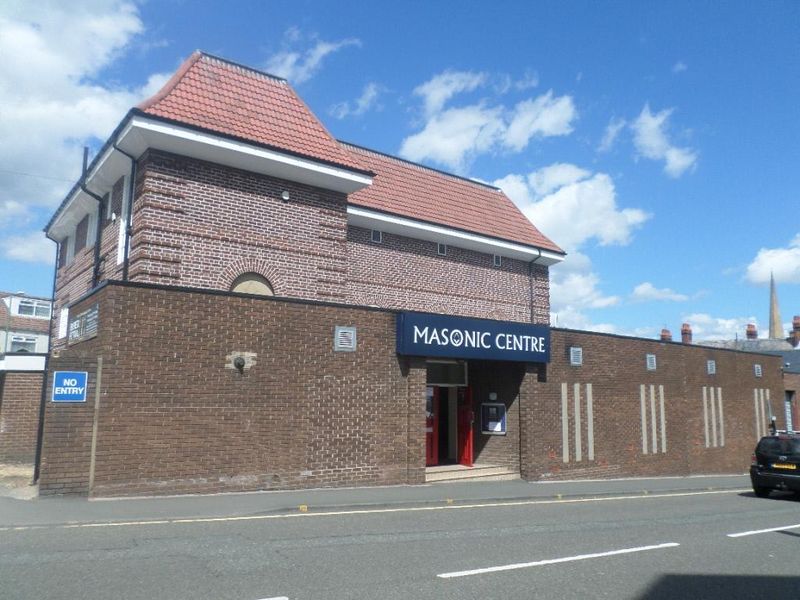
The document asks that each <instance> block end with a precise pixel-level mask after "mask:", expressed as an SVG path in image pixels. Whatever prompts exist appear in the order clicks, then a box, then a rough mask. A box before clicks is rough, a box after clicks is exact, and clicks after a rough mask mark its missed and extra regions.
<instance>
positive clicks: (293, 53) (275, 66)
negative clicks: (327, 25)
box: [265, 27, 361, 85]
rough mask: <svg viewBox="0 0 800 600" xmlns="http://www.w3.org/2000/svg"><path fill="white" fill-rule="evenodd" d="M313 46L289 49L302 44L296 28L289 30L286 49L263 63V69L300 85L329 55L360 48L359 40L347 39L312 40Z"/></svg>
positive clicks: (285, 36) (313, 73) (285, 39)
mask: <svg viewBox="0 0 800 600" xmlns="http://www.w3.org/2000/svg"><path fill="white" fill-rule="evenodd" d="M313 41H314V45H313V46H311V47H310V48H307V49H306V50H303V51H298V50H294V49H289V48H288V46H294V45H296V44H299V43H302V42H303V36H302V34H301V33H300V30H299V29H297V28H296V27H291V28H289V29H288V30H287V31H286V33H285V34H284V46H286V49H284V50H281V51H280V52H278V53H276V54H274V55H272V56H271V57H269V58H268V59H267V61H266V63H265V69H266V70H267V71H268V72H270V73H272V74H273V75H277V76H278V77H283V78H285V79H288V80H289V81H291V82H292V83H293V84H296V85H297V84H301V83H303V82H306V81H308V80H309V79H311V78H312V77H313V76H314V75H315V74H316V73H317V71H319V69H320V67H322V61H323V59H324V58H325V57H326V56H328V55H329V54H333V53H334V52H337V51H338V50H341V49H342V48H346V47H348V46H359V47H360V46H361V40H358V39H356V38H348V39H344V40H340V41H338V42H326V41H324V40H317V39H314V40H313Z"/></svg>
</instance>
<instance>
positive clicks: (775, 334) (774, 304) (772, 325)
mask: <svg viewBox="0 0 800 600" xmlns="http://www.w3.org/2000/svg"><path fill="white" fill-rule="evenodd" d="M783 337H784V335H783V325H782V324H781V311H780V309H779V308H778V292H776V291H775V277H774V275H773V274H772V273H770V274H769V339H771V340H782V339H783Z"/></svg>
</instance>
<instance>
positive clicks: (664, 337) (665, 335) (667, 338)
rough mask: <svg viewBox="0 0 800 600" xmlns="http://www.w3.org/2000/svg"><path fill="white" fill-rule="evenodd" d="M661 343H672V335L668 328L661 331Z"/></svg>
mask: <svg viewBox="0 0 800 600" xmlns="http://www.w3.org/2000/svg"><path fill="white" fill-rule="evenodd" d="M661 341H662V342H671V341H672V334H671V333H670V331H669V329H667V328H666V327H665V328H664V329H662V330H661Z"/></svg>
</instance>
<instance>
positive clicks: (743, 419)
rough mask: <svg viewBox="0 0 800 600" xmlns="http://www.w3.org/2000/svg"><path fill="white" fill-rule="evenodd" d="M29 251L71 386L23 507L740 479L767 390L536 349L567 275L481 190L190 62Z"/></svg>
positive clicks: (50, 416)
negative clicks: (82, 384) (487, 485)
mask: <svg viewBox="0 0 800 600" xmlns="http://www.w3.org/2000/svg"><path fill="white" fill-rule="evenodd" d="M47 233H48V236H49V237H51V239H54V240H55V241H57V242H58V244H59V258H58V268H57V273H56V294H55V311H56V319H55V324H54V327H53V332H52V333H53V348H54V352H53V354H52V357H51V368H50V369H49V373H48V381H47V384H46V385H47V388H46V389H48V390H49V389H51V388H52V387H53V384H54V380H55V374H56V373H62V372H80V373H83V372H85V373H87V374H88V385H87V389H85V390H83V391H84V401H82V402H78V403H63V404H62V403H54V402H48V404H47V409H46V418H45V427H44V446H43V458H42V469H41V481H40V483H41V491H42V493H83V494H87V493H88V494H92V495H120V494H137V493H174V492H192V491H221V490H253V489H285V488H292V487H304V486H320V485H352V484H390V483H421V482H424V481H426V479H430V478H431V477H432V475H433V471H432V469H436V468H437V467H439V466H441V465H449V464H451V463H455V464H460V465H461V466H463V467H465V468H473V467H474V466H486V467H488V466H492V467H494V468H500V469H503V470H504V471H505V472H507V473H512V474H521V475H522V476H524V477H528V478H532V479H535V478H552V477H564V476H584V475H591V476H611V475H620V474H644V473H659V474H684V473H690V472H698V469H699V470H700V471H703V470H705V471H708V470H714V471H720V472H727V471H730V470H742V469H743V468H744V463H743V462H742V461H740V460H739V459H738V458H737V457H738V456H739V454H741V455H742V456H744V458H743V459H742V460H743V461H746V460H747V457H749V454H748V452H749V449H748V448H749V447H750V446H751V445H752V441H753V440H752V436H751V435H748V436H747V437H745V436H743V435H741V432H740V430H739V426H738V425H737V423H741V424H744V423H746V424H747V427H749V429H750V430H751V431H752V430H754V429H757V428H758V427H760V426H761V418H760V415H761V414H762V413H763V410H762V413H759V412H758V411H756V413H753V404H752V403H746V402H744V401H743V396H742V394H744V392H742V390H747V394H749V395H748V396H747V401H748V402H749V401H750V400H752V398H753V394H755V399H756V405H757V406H761V407H762V408H763V406H762V405H764V402H769V399H770V397H771V396H770V394H772V396H773V397H774V395H775V393H776V392H777V390H778V389H779V387H778V386H779V385H780V378H779V376H778V370H777V369H773V368H772V367H773V366H774V365H772V363H770V360H772V359H768V358H767V359H764V360H763V361H762V362H763V363H764V364H765V365H766V366H767V368H766V370H765V372H766V373H767V375H766V377H765V378H764V379H763V380H762V381H751V380H750V378H749V377H750V375H749V374H751V373H752V363H753V360H755V359H754V355H749V354H746V353H731V352H728V351H725V350H708V349H703V348H699V347H696V346H688V345H681V344H667V343H664V342H657V341H652V340H632V339H630V338H619V337H613V336H600V335H599V334H588V333H585V332H570V331H567V330H555V329H554V330H552V331H551V330H550V328H549V275H548V269H549V267H550V266H552V265H554V264H556V263H558V262H559V261H561V260H562V259H563V258H564V253H563V251H562V250H561V249H560V248H559V247H558V246H557V245H556V244H555V243H553V242H552V241H551V240H549V239H548V238H547V237H545V236H544V235H542V234H541V232H539V231H538V230H537V229H536V228H535V227H534V225H533V224H531V223H530V222H529V221H528V220H527V219H526V218H525V217H524V216H523V215H522V214H521V212H520V211H519V210H518V209H517V208H516V207H515V206H514V204H513V203H512V202H511V201H510V200H509V199H508V198H507V197H506V196H505V195H504V194H503V193H502V192H501V191H500V190H499V189H497V188H494V187H492V186H488V185H485V184H481V183H478V182H474V181H470V180H467V179H463V178H460V177H457V176H454V175H451V174H448V173H443V172H440V171H437V170H434V169H430V168H428V167H425V166H422V165H417V164H413V163H409V162H407V161H404V160H401V159H399V158H396V157H392V156H387V155H385V154H382V153H379V152H376V151H373V150H368V149H364V148H361V147H358V146H354V145H352V144H346V143H343V142H340V141H337V140H335V139H334V138H333V137H331V136H330V134H329V133H328V132H327V131H326V130H325V128H324V127H323V125H322V124H321V123H320V122H319V121H318V120H317V118H316V117H315V116H314V115H313V114H312V113H311V112H310V111H309V109H308V108H307V107H306V106H305V104H303V102H302V101H301V100H300V99H299V98H298V97H297V95H296V94H295V93H294V91H293V90H292V89H291V87H290V86H289V85H288V83H287V82H286V81H284V80H282V79H278V78H275V77H272V76H270V75H267V74H264V73H261V72H258V71H255V70H253V69H249V68H247V67H243V66H241V65H236V64H234V63H230V62H228V61H225V60H223V59H219V58H216V57H212V56H209V55H207V54H203V53H196V54H194V55H193V56H192V57H191V58H190V59H189V60H187V61H186V63H185V64H184V65H183V66H182V67H181V68H180V70H179V71H178V72H177V73H176V74H175V76H174V77H173V78H172V79H171V80H170V81H169V82H168V83H167V84H166V86H165V87H164V89H163V90H161V91H160V92H159V93H158V94H157V95H156V96H154V97H153V98H151V99H150V100H148V101H146V102H144V103H142V104H141V105H140V106H139V107H137V108H136V109H133V110H132V111H131V112H130V113H128V115H127V116H126V117H125V118H124V119H123V121H122V123H121V124H120V125H119V127H118V128H117V129H116V130H115V132H114V133H113V134H112V136H111V138H110V139H109V141H108V142H107V143H106V145H105V146H104V147H103V149H102V150H101V151H100V153H99V154H98V156H97V157H96V158H95V159H94V161H93V162H92V163H91V165H89V166H88V168H87V170H86V174H85V177H84V178H82V180H81V181H80V182H79V183H78V184H76V185H75V187H74V188H73V189H72V190H71V192H70V193H69V194H68V196H67V198H66V199H65V201H64V202H63V203H62V205H61V206H60V207H59V209H58V210H57V211H56V213H55V215H54V216H53V218H52V219H51V221H50V223H49V224H48V226H47ZM576 347H581V348H582V351H585V356H586V359H587V362H586V365H585V366H582V365H573V364H572V363H571V362H570V360H571V355H572V351H573V349H574V348H576ZM709 352H710V353H711V354H709ZM650 354H652V355H653V356H654V357H656V358H654V359H653V360H654V361H656V360H657V361H659V364H660V365H661V366H660V367H659V370H658V372H657V373H653V372H652V370H651V369H650V368H649V365H650V359H649V358H647V360H645V359H646V357H648V356H649V355H650ZM710 356H713V360H718V361H719V362H720V364H721V365H722V364H724V365H726V366H725V368H724V369H723V368H721V370H720V373H721V375H720V377H718V378H717V379H714V380H708V379H707V378H708V377H709V375H708V374H707V373H703V372H702V366H703V365H705V364H706V362H707V361H708V360H712V359H711V358H709V357H710ZM758 360H761V358H758ZM775 360H777V359H775ZM775 360H773V362H775ZM548 363H549V364H548ZM745 372H746V373H747V375H745ZM712 388H713V390H712ZM759 402H761V404H758V403H759ZM723 408H724V412H723ZM621 412H622V413H623V414H625V416H626V420H625V421H624V422H622V421H620V419H619V417H618V415H619V414H620V413H621ZM712 413H713V414H712ZM723 415H724V416H723ZM744 427H745V426H744V425H742V431H744ZM712 429H713V435H712V433H711V432H712ZM721 429H725V431H728V432H729V435H728V436H727V437H724V438H723V437H722V436H720V435H719V430H721ZM730 432H733V438H732V437H731V435H730ZM731 447H733V448H734V449H735V450H736V451H738V453H737V452H733V453H731V452H728V454H727V455H726V456H729V458H721V457H722V455H723V451H721V450H720V448H726V449H730V448H731ZM746 449H747V450H746ZM698 457H699V459H698ZM703 457H710V458H713V459H714V461H715V462H713V463H712V464H713V466H712V467H708V463H707V461H704V460H702V458H703Z"/></svg>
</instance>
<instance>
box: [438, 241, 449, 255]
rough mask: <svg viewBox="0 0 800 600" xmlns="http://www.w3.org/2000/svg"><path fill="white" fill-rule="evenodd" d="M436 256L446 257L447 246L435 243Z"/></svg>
mask: <svg viewBox="0 0 800 600" xmlns="http://www.w3.org/2000/svg"><path fill="white" fill-rule="evenodd" d="M436 254H438V255H439V256H447V244H442V243H441V242H437V243H436Z"/></svg>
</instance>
